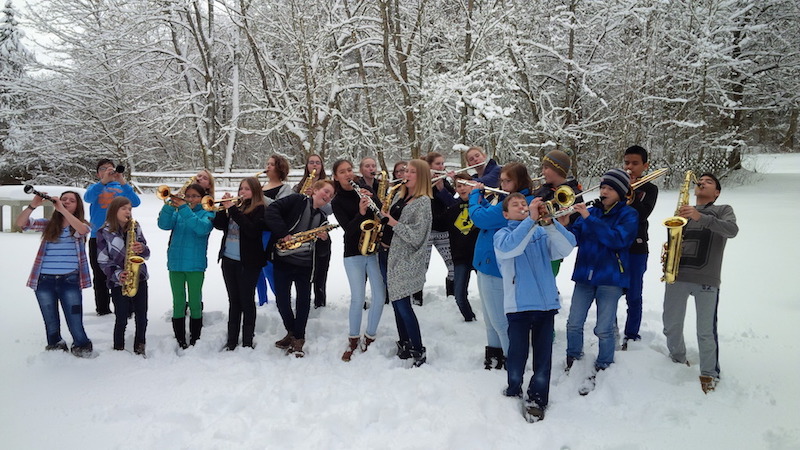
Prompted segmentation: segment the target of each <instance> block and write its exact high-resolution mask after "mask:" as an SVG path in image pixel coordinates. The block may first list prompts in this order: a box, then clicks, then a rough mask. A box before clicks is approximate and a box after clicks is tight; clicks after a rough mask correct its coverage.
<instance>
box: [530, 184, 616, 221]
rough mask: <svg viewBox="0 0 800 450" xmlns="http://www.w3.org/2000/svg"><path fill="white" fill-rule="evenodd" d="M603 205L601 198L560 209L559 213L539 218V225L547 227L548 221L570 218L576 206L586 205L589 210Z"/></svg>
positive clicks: (554, 212) (555, 212)
mask: <svg viewBox="0 0 800 450" xmlns="http://www.w3.org/2000/svg"><path fill="white" fill-rule="evenodd" d="M581 194H583V192H581ZM602 203H603V200H602V199H600V198H596V199H594V200H591V201H588V202H584V203H573V204H571V205H570V206H568V207H566V208H563V209H559V210H557V211H553V212H552V213H550V212H548V213H547V214H546V215H544V216H542V217H540V218H539V220H538V221H537V223H538V224H539V225H546V224H547V221H548V220H550V219H552V220H555V219H558V218H559V217H564V216H569V215H571V214H572V213H574V212H575V205H586V207H587V208H596V207H599V206H600V205H601V204H602Z"/></svg>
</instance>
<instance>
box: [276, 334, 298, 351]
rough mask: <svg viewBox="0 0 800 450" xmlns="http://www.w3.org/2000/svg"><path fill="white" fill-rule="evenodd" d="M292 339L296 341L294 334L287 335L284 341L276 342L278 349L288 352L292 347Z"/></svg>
mask: <svg viewBox="0 0 800 450" xmlns="http://www.w3.org/2000/svg"><path fill="white" fill-rule="evenodd" d="M292 339H294V336H292V333H286V336H284V337H283V339H281V340H279V341H277V342H275V347H278V348H279V349H282V350H288V349H289V348H290V347H291V346H292Z"/></svg>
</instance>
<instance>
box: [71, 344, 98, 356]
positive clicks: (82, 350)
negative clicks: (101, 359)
mask: <svg viewBox="0 0 800 450" xmlns="http://www.w3.org/2000/svg"><path fill="white" fill-rule="evenodd" d="M93 350H94V348H93V347H92V342H91V341H89V343H88V344H86V345H84V346H82V347H76V346H74V345H73V346H72V348H71V349H70V351H71V352H72V354H73V355H75V356H77V357H78V358H91V357H92V355H93V354H94V352H93Z"/></svg>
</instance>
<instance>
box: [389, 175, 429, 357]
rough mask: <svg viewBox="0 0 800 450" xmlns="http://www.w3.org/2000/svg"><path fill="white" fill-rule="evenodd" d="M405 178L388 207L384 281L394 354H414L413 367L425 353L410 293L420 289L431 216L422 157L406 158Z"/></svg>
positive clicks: (405, 355)
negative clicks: (394, 338) (388, 237)
mask: <svg viewBox="0 0 800 450" xmlns="http://www.w3.org/2000/svg"><path fill="white" fill-rule="evenodd" d="M405 179H406V184H405V186H404V187H403V188H401V190H400V194H399V195H397V196H396V197H395V201H394V202H393V203H392V207H391V209H390V210H389V221H388V223H387V225H388V226H389V228H390V229H391V234H392V237H391V243H390V248H389V255H388V261H387V282H388V283H387V284H388V287H389V300H391V301H392V307H393V308H394V314H395V318H396V320H397V333H398V334H399V336H400V340H399V341H398V343H397V346H398V352H397V355H398V356H399V357H400V358H401V359H408V358H409V357H411V358H414V367H419V366H421V365H422V364H424V363H425V360H426V354H425V347H424V346H423V345H422V335H421V333H420V329H419V322H418V321H417V316H416V314H414V310H413V308H412V306H411V295H412V294H414V293H415V292H417V291H420V290H422V287H423V286H424V284H425V272H426V271H427V269H428V264H427V262H428V258H427V256H428V239H429V237H430V234H431V222H432V220H433V218H432V211H431V196H432V192H431V172H430V167H429V166H428V163H427V162H425V161H423V160H421V159H414V160H411V161H409V163H408V166H407V168H406V173H405ZM384 242H385V241H384Z"/></svg>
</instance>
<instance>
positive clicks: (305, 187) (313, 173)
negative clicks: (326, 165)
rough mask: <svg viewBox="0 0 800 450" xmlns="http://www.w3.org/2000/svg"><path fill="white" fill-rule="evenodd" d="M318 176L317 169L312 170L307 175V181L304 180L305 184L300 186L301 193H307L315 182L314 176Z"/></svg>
mask: <svg viewBox="0 0 800 450" xmlns="http://www.w3.org/2000/svg"><path fill="white" fill-rule="evenodd" d="M315 176H317V169H314V170H312V171H311V174H310V175H309V176H307V177H306V181H304V182H303V186H301V187H300V193H301V194H303V195H306V191H307V190H308V188H310V187H311V185H312V184H313V183H314V177H315ZM309 197H310V196H309Z"/></svg>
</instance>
